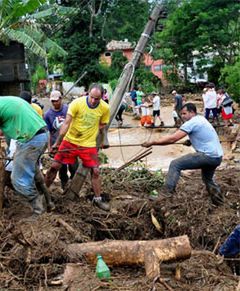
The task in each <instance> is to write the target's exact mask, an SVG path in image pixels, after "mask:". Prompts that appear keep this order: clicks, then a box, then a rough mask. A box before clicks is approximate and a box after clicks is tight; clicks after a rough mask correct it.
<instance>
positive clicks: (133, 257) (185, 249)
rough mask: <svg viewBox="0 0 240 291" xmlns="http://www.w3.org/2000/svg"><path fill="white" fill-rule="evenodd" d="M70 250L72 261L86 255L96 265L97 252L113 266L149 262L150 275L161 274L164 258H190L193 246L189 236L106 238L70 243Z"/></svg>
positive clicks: (69, 256)
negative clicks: (103, 239) (144, 238)
mask: <svg viewBox="0 0 240 291" xmlns="http://www.w3.org/2000/svg"><path fill="white" fill-rule="evenodd" d="M66 251H67V255H68V258H69V261H70V262H76V261H78V260H79V259H82V258H85V259H86V261H87V262H88V263H90V264H94V265H95V264H96V262H97V259H96V258H97V254H101V255H102V257H103V259H104V261H105V262H106V263H107V264H108V265H110V266H121V265H143V264H145V267H146V272H147V275H148V276H149V277H150V278H153V277H155V276H157V275H159V274H160V268H159V266H157V262H158V264H159V262H160V261H162V262H166V261H174V260H180V259H187V258H189V257H190V256H191V246H190V242H189V239H188V237H187V236H186V235H184V236H179V237H174V238H168V239H163V240H151V241H123V240H114V241H111V240H106V241H100V242H88V243H82V244H70V245H68V246H67V248H66ZM151 261H152V264H153V265H152V266H151V263H150V262H151ZM158 268H159V269H158Z"/></svg>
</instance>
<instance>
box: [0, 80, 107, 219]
mask: <svg viewBox="0 0 240 291" xmlns="http://www.w3.org/2000/svg"><path fill="white" fill-rule="evenodd" d="M102 95H103V87H102V86H101V85H100V84H93V85H92V86H91V87H90V88H89V94H88V96H85V97H81V98H78V99H76V100H74V101H73V102H72V103H71V104H70V105H69V108H68V109H67V111H66V108H65V106H62V105H61V106H60V107H58V106H56V105H55V106H53V111H54V113H55V116H54V114H52V113H53V112H52V113H51V112H47V113H46V114H45V119H46V122H47V123H46V122H45V121H44V119H43V118H42V117H41V116H40V115H39V113H37V112H36V110H35V109H33V107H32V106H31V105H30V104H29V103H28V102H26V100H24V98H19V97H14V96H7V97H1V98H0V128H1V130H2V132H3V134H4V136H5V137H6V138H7V139H9V140H10V139H12V140H16V152H15V154H14V160H13V168H12V172H11V182H12V186H13V188H14V189H15V191H16V192H17V193H19V194H21V195H22V196H24V197H25V198H26V199H27V200H28V201H29V203H30V205H31V206H32V208H33V218H35V217H37V216H38V215H40V214H42V213H43V212H44V207H43V195H42V194H43V193H42V192H44V191H40V189H39V188H38V186H39V180H37V179H36V177H37V176H38V170H39V159H40V157H41V155H42V154H43V153H44V152H45V150H46V148H47V146H48V144H49V147H50V148H51V151H52V152H53V153H54V152H55V151H56V152H57V153H56V154H55V156H54V161H53V162H52V165H51V167H50V169H49V170H48V171H47V173H46V176H45V184H46V186H47V187H49V186H50V185H51V183H52V182H53V180H54V179H55V177H56V174H57V172H58V171H59V170H60V169H61V168H62V166H63V167H66V165H74V164H75V163H76V160H77V158H79V159H80V160H81V162H82V166H83V167H87V168H90V169H91V176H92V188H93V191H94V194H95V196H94V198H93V202H94V203H95V204H96V205H97V206H98V207H100V208H103V209H104V210H108V209H109V205H108V203H106V202H104V201H102V197H101V182H100V177H99V162H98V153H97V148H96V138H97V135H98V132H99V129H101V128H103V127H104V126H105V125H106V124H107V123H108V122H109V117H110V110H109V105H108V104H107V103H106V102H104V101H103V100H102ZM60 99H61V93H60V92H58V91H53V92H52V93H51V95H50V100H51V102H52V104H54V103H55V104H56V103H57V102H58V103H59V104H60V103H61V100H60ZM64 117H65V120H64V122H63V123H62V122H61V118H64ZM58 122H59V123H62V124H61V126H60V124H58ZM58 128H59V133H58V135H57V137H55V136H54V131H55V130H56V129H58ZM49 130H50V136H51V138H50V137H49ZM40 184H41V183H40ZM41 190H42V189H41Z"/></svg>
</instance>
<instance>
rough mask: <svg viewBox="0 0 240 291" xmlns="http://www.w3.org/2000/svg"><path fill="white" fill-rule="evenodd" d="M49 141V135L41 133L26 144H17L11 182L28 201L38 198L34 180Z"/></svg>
mask: <svg viewBox="0 0 240 291" xmlns="http://www.w3.org/2000/svg"><path fill="white" fill-rule="evenodd" d="M47 141H48V133H41V134H38V135H35V136H34V137H33V138H32V139H31V140H29V141H27V142H25V143H20V142H18V143H17V149H16V152H15V155H14V161H13V170H12V174H11V180H12V185H13V187H14V189H15V190H16V191H17V192H18V193H19V194H21V195H23V196H25V197H26V198H27V199H28V201H32V200H33V199H35V198H36V197H37V196H38V191H37V188H36V184H35V180H34V178H35V174H36V168H37V166H38V161H39V158H40V156H41V154H43V153H44V151H45V149H46V148H47Z"/></svg>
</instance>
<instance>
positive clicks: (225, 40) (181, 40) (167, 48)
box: [155, 0, 240, 81]
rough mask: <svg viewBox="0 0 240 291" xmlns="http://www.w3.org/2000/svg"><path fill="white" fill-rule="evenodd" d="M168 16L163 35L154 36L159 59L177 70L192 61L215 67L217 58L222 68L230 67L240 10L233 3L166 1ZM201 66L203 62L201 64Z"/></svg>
mask: <svg viewBox="0 0 240 291" xmlns="http://www.w3.org/2000/svg"><path fill="white" fill-rule="evenodd" d="M168 5H169V16H168V19H167V20H166V22H165V23H164V29H163V31H162V32H160V33H158V34H157V35H156V38H155V40H156V42H157V43H158V46H159V47H160V49H159V51H158V52H157V56H158V57H162V58H163V59H164V60H165V61H166V63H167V64H171V65H172V66H173V67H175V68H177V67H178V65H179V64H180V63H181V64H183V66H184V72H185V74H184V75H185V81H187V79H188V75H187V66H191V65H192V61H193V58H194V57H196V53H198V58H199V59H201V60H205V61H206V62H207V61H208V62H212V63H214V60H215V58H213V56H216V55H217V56H219V58H220V59H221V62H222V65H223V66H224V65H225V63H230V64H233V63H234V62H235V60H236V56H237V55H238V54H239V8H240V3H239V2H238V1H235V0H229V1H225V0H205V1H200V0H184V1H175V0H174V1H169V2H168ZM202 63H204V62H202Z"/></svg>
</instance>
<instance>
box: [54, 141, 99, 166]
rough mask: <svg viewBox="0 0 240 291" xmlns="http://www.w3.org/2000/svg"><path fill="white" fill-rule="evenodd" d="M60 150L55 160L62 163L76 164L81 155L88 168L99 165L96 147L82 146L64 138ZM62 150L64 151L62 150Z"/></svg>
mask: <svg viewBox="0 0 240 291" xmlns="http://www.w3.org/2000/svg"><path fill="white" fill-rule="evenodd" d="M58 150H59V152H58V153H57V154H56V155H55V156H54V160H55V161H57V162H59V163H61V164H74V163H75V162H76V158H77V157H79V158H80V159H81V160H82V164H83V166H84V167H86V168H96V167H98V166H99V161H98V153H97V148H96V147H94V148H88V147H81V146H78V145H75V144H72V143H70V142H68V141H66V140H63V141H62V143H61V144H60V147H59V149H58ZM61 150H63V151H62V152H61ZM68 150H69V151H68Z"/></svg>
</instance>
